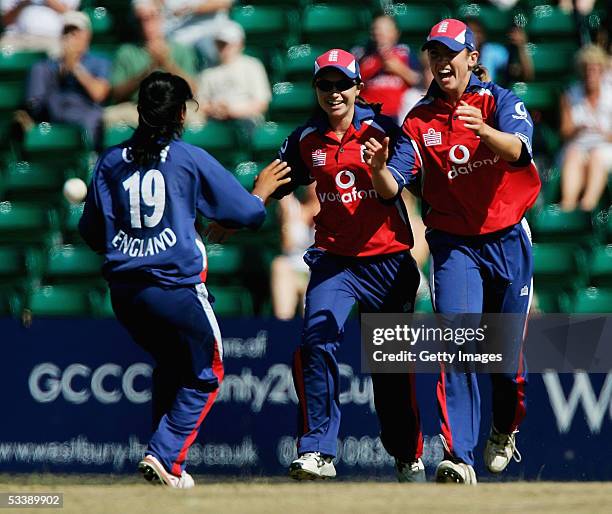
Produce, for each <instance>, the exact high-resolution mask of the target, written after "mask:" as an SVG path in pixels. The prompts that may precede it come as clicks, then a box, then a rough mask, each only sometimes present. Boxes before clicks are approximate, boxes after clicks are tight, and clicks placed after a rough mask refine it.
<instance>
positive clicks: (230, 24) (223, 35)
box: [215, 20, 244, 44]
mask: <svg viewBox="0 0 612 514" xmlns="http://www.w3.org/2000/svg"><path fill="white" fill-rule="evenodd" d="M215 41H223V42H224V43H229V44H234V43H242V42H243V41H244V29H243V28H242V25H240V24H239V23H236V22H235V21H231V20H227V21H224V22H223V23H222V24H221V26H220V27H219V30H217V32H216V33H215Z"/></svg>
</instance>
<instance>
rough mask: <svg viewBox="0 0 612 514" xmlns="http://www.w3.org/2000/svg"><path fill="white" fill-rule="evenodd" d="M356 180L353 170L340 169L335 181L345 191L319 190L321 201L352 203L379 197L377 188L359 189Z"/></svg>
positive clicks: (318, 194)
mask: <svg viewBox="0 0 612 514" xmlns="http://www.w3.org/2000/svg"><path fill="white" fill-rule="evenodd" d="M355 181H356V177H355V174H354V173H353V172H352V171H349V170H342V171H339V172H338V173H337V174H336V177H335V182H336V186H337V187H338V189H341V190H343V191H344V192H343V193H341V192H339V191H335V192H328V193H322V192H318V193H317V196H318V197H319V202H321V203H325V202H340V203H343V204H351V203H353V202H358V201H359V200H363V199H365V198H376V197H377V194H376V190H374V189H370V190H368V191H366V190H365V189H357V188H356V187H355Z"/></svg>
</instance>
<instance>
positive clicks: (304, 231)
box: [270, 185, 319, 320]
mask: <svg viewBox="0 0 612 514" xmlns="http://www.w3.org/2000/svg"><path fill="white" fill-rule="evenodd" d="M317 212H319V202H318V200H317V197H316V194H315V188H314V186H312V185H310V186H307V187H305V188H304V190H303V194H302V195H300V197H298V196H297V195H296V194H295V193H292V194H289V195H287V196H285V197H284V198H282V199H281V200H279V202H278V213H279V221H280V228H281V250H282V254H281V255H278V256H276V257H275V258H274V260H273V261H272V266H271V270H270V271H271V273H270V281H271V287H270V289H271V291H272V309H273V311H274V316H275V317H276V318H278V319H282V320H288V319H292V318H293V317H294V316H295V313H296V307H298V306H299V307H300V314H301V315H303V314H304V312H303V307H304V295H305V294H306V288H307V286H308V278H309V277H310V270H309V269H308V266H307V265H306V263H305V262H304V258H303V257H304V252H306V250H307V249H308V247H310V246H312V245H313V244H314V219H313V218H314V215H315V214H316V213H317Z"/></svg>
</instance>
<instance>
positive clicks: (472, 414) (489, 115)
mask: <svg viewBox="0 0 612 514" xmlns="http://www.w3.org/2000/svg"><path fill="white" fill-rule="evenodd" d="M423 50H427V52H428V56H429V62H430V67H431V72H432V74H433V76H434V80H433V81H432V84H431V86H430V88H429V91H428V92H427V95H426V96H425V98H423V100H421V101H420V102H419V103H418V104H417V105H416V106H415V107H414V108H413V109H412V111H410V113H408V115H407V116H406V119H405V120H404V123H403V126H402V134H401V136H400V137H399V138H398V141H397V143H396V146H395V148H394V152H393V155H392V156H391V157H390V158H388V152H387V148H385V147H384V145H381V144H380V143H379V142H378V141H376V140H375V139H372V140H370V141H369V142H368V143H367V145H366V146H367V151H366V155H367V157H366V159H367V160H368V161H369V162H370V163H371V166H372V176H373V179H374V180H373V182H374V184H375V185H376V190H377V191H378V193H379V194H380V195H381V196H382V197H383V198H394V197H395V196H397V194H398V190H401V189H402V188H403V187H405V186H408V185H410V184H413V183H415V181H417V180H420V183H421V191H422V196H423V200H424V203H425V204H426V205H427V209H426V211H425V214H424V217H423V221H424V222H425V225H426V226H427V232H426V238H427V242H428V244H429V248H430V251H431V256H432V264H431V266H430V270H431V278H430V282H429V283H430V287H431V297H432V301H433V304H434V309H435V311H436V312H438V313H441V314H452V313H457V314H461V313H475V314H480V313H505V314H512V315H509V316H505V317H504V327H503V337H504V341H503V342H504V343H505V344H508V345H509V346H506V347H505V348H508V349H510V348H513V349H516V351H517V357H518V359H517V363H518V364H517V366H516V369H513V370H507V371H511V372H508V373H496V374H491V375H490V376H491V382H492V386H493V425H492V427H491V432H490V435H489V439H488V441H487V445H486V447H485V452H484V457H485V458H484V460H485V464H486V466H487V468H488V470H489V471H490V472H492V473H500V472H501V471H503V470H504V469H505V468H506V466H507V465H508V464H509V462H510V461H511V460H512V457H513V456H514V458H515V459H516V460H517V461H519V460H520V454H519V453H518V451H517V450H516V442H515V434H516V432H517V431H518V427H519V425H520V423H521V421H522V420H523V418H524V417H525V387H526V384H527V373H526V367H525V364H524V359H523V354H522V352H520V348H521V346H522V340H523V336H524V332H525V322H526V317H527V314H528V312H529V306H530V304H531V297H532V289H533V283H532V274H533V262H532V261H533V259H532V253H531V235H530V232H529V226H528V225H527V221H526V220H525V219H524V217H523V216H524V214H525V212H526V211H527V210H528V209H529V208H530V207H531V206H532V205H533V204H534V202H535V200H536V198H537V196H538V193H539V191H540V179H539V177H538V171H537V169H536V167H535V165H534V163H533V160H532V149H531V138H532V133H533V121H532V120H531V117H530V116H529V113H528V112H527V110H526V109H525V104H524V103H523V102H521V100H520V99H519V98H517V97H516V96H515V95H514V94H513V93H512V92H510V91H508V90H506V89H503V88H501V87H499V86H498V85H496V84H494V83H493V82H488V81H486V82H482V81H481V80H479V79H478V78H477V74H478V73H479V71H480V70H479V69H478V52H477V51H476V46H475V41H474V35H473V34H472V31H471V30H470V29H469V27H467V26H466V25H465V24H464V23H463V22H461V21H459V20H454V19H447V20H442V21H441V22H440V23H438V24H436V25H435V26H434V27H433V28H432V29H431V32H430V34H429V37H428V39H427V42H426V43H425V45H423ZM387 162H388V164H386V163H387ZM458 318H459V317H457V318H455V319H458ZM475 318H478V319H480V318H481V316H476V317H475ZM484 326H486V325H484ZM510 345H511V346H510ZM443 371H444V369H443ZM437 394H438V411H439V413H440V424H441V429H442V430H441V431H442V439H443V443H444V446H445V459H444V460H443V461H442V462H441V463H440V465H439V466H438V469H437V472H436V479H437V480H438V481H439V482H459V483H464V484H474V483H476V475H475V473H474V468H473V464H474V448H475V446H476V443H477V442H478V430H479V427H480V395H479V392H478V382H477V379H476V374H475V373H449V372H446V373H444V372H443V373H441V375H440V379H439V382H438V388H437Z"/></svg>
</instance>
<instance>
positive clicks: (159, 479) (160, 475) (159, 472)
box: [138, 455, 195, 489]
mask: <svg viewBox="0 0 612 514" xmlns="http://www.w3.org/2000/svg"><path fill="white" fill-rule="evenodd" d="M138 471H140V472H141V473H142V476H143V477H144V479H145V480H146V481H147V482H151V483H152V484H160V485H165V486H168V487H172V488H173V489H191V488H192V487H193V486H194V485H195V482H194V481H193V477H192V476H191V475H190V474H189V473H187V471H183V473H182V474H181V476H180V477H177V476H174V475H172V474H170V473H168V472H167V471H166V469H165V468H164V466H163V465H162V463H161V462H159V461H158V460H157V459H156V458H155V457H153V455H146V456H145V458H144V459H142V460H141V461H140V462H139V463H138Z"/></svg>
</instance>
